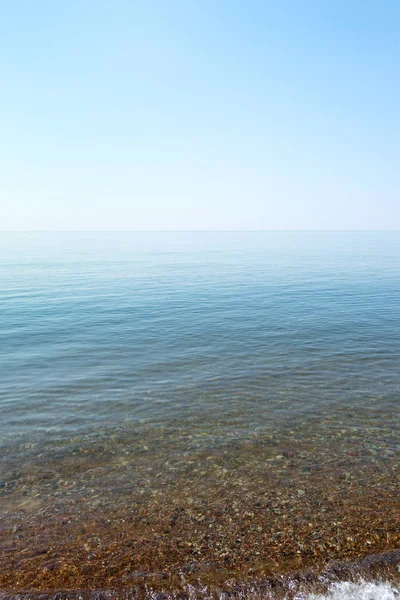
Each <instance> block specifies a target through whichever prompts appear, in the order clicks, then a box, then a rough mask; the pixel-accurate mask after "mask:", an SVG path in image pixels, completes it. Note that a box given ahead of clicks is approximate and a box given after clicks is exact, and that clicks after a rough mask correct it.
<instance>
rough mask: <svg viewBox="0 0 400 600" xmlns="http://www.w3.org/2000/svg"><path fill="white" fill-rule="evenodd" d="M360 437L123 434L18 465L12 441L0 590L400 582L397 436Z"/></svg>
mask: <svg viewBox="0 0 400 600" xmlns="http://www.w3.org/2000/svg"><path fill="white" fill-rule="evenodd" d="M127 435H128V434H127ZM336 435H339V434H335V436H336ZM365 436H366V437H365V439H364V440H363V439H362V437H360V436H359V435H358V434H357V436H354V437H353V438H352V436H351V435H346V434H343V439H342V441H341V443H338V439H336V438H335V439H332V440H331V441H329V440H327V439H324V441H323V443H322V441H320V442H318V440H317V437H316V438H315V439H314V440H313V439H312V436H311V434H310V433H309V434H308V436H307V441H305V440H304V439H302V438H301V436H297V437H296V435H295V434H293V435H292V436H291V437H286V438H285V439H282V438H279V439H278V438H276V437H274V436H272V435H266V434H265V435H264V434H263V435H253V436H249V438H248V439H247V440H244V441H243V442H241V443H232V444H231V445H230V446H228V445H227V444H224V445H223V446H221V447H220V448H218V447H216V445H215V443H213V445H212V447H210V448H207V447H206V445H205V444H203V443H199V444H197V445H196V444H195V443H193V444H192V446H191V447H190V444H188V442H187V440H186V441H185V445H184V447H182V448H181V449H180V450H179V451H177V449H176V443H174V447H173V448H172V447H171V448H168V447H167V442H165V441H164V442H163V441H162V440H161V438H160V436H159V433H157V432H154V434H152V433H151V432H150V431H149V432H147V435H146V439H145V442H144V441H143V437H140V438H135V439H134V438H132V436H130V437H129V439H128V437H124V434H123V433H122V434H121V435H120V436H119V437H118V439H115V440H114V441H113V442H112V444H111V445H108V444H106V443H105V444H104V447H103V450H102V451H101V449H100V448H99V445H98V442H97V441H96V442H93V441H91V440H87V441H85V442H82V443H81V445H80V446H79V447H77V446H76V445H73V444H72V445H71V446H70V447H69V448H68V449H65V448H64V450H63V451H62V452H61V450H60V452H59V456H58V458H57V457H55V455H54V448H52V453H53V457H52V459H51V461H50V459H49V458H48V457H46V453H45V451H43V449H41V451H40V453H38V451H37V450H35V448H34V447H32V448H29V449H28V452H29V453H30V454H29V456H26V460H25V461H24V466H23V467H21V466H20V464H21V463H20V460H19V458H18V461H16V463H15V464H14V465H13V456H16V454H15V449H14V451H12V449H11V450H10V453H9V455H7V456H6V458H7V460H6V461H4V464H5V465H6V466H5V470H4V471H3V472H2V473H1V477H2V479H1V487H0V492H1V503H2V504H1V512H2V522H1V525H0V590H1V592H0V599H1V600H4V599H5V598H7V599H9V598H14V599H17V598H18V599H20V600H22V599H28V598H30V599H32V600H33V599H36V598H41V599H42V600H45V599H50V598H54V599H55V598H57V600H63V599H64V598H65V599H66V598H71V599H73V598H82V599H86V598H98V599H100V598H103V599H106V598H107V599H108V598H109V599H114V598H115V599H117V598H126V599H128V598H146V597H154V598H159V599H161V598H167V597H175V598H178V597H179V598H182V599H183V598H214V597H215V598H217V597H218V598H236V597H243V598H247V597H249V598H261V597H263V598H265V597H271V598H281V597H282V598H297V599H299V598H302V597H303V596H302V595H301V594H302V593H303V591H304V589H306V588H309V589H312V590H313V593H317V592H318V591H319V590H321V591H323V590H324V589H327V586H329V585H330V584H331V583H332V582H333V581H339V580H340V581H351V580H353V581H356V580H357V578H359V577H363V578H364V579H367V580H368V578H369V579H371V578H374V579H376V578H378V579H379V578H381V579H384V580H386V581H389V582H392V583H393V584H396V585H398V582H399V577H400V573H399V571H398V564H399V562H400V551H399V545H400V544H399V542H400V534H399V513H400V511H399V508H400V502H399V488H398V481H399V480H398V467H399V461H398V446H397V445H396V443H394V442H393V439H392V438H391V439H388V438H387V437H386V438H385V439H383V438H382V440H381V442H379V441H376V440H374V443H373V444H372V443H371V441H370V436H368V434H367V433H366V434H365ZM165 439H167V436H166V437H165ZM380 444H381V445H380ZM13 452H14V454H13ZM56 459H57V462H55V461H56ZM74 590H75V591H74ZM302 590H303V591H302ZM388 598H389V596H388Z"/></svg>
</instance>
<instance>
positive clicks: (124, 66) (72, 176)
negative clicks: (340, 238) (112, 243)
mask: <svg viewBox="0 0 400 600" xmlns="http://www.w3.org/2000/svg"><path fill="white" fill-rule="evenodd" d="M0 11H1V12H0V73H1V83H2V86H1V94H0V133H1V146H0V148H1V149H0V153H1V156H0V159H1V160H0V193H1V200H0V229H400V176H399V173H400V2H399V0H286V1H285V0H274V1H268V0H141V1H135V0H107V1H105V0H69V1H64V0H35V1H32V0H15V1H10V2H3V3H2V4H1V7H0Z"/></svg>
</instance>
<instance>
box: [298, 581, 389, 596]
mask: <svg viewBox="0 0 400 600" xmlns="http://www.w3.org/2000/svg"><path fill="white" fill-rule="evenodd" d="M304 600H400V589H399V588H395V587H393V585H391V584H390V583H385V582H367V581H361V582H360V583H353V582H351V581H341V582H340V583H333V584H332V585H331V586H330V587H329V590H328V591H327V593H326V594H309V595H307V596H306V597H305V599H304Z"/></svg>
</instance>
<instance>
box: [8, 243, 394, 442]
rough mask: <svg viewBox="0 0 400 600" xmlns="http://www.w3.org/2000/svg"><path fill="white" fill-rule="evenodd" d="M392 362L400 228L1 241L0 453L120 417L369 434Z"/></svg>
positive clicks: (383, 404)
mask: <svg viewBox="0 0 400 600" xmlns="http://www.w3.org/2000/svg"><path fill="white" fill-rule="evenodd" d="M399 367H400V233H389V232H387V233H382V232H379V233H378V232H377V233H362V232H358V233H354V232H341V233H334V232H331V233H327V232H321V233H318V232H312V233H311V232H299V233H294V232H287V233H285V232H279V233H278V232H232V233H228V232H225V233H220V232H213V233H205V232H204V233H203V232H195V233H193V232H187V233H183V232H174V233H173V232H168V233H161V232H160V233H150V232H148V233H145V232H143V233H135V232H118V233H110V232H104V233H101V232H99V233H84V232H81V233H1V235H0V382H1V383H0V443H1V445H2V447H7V444H11V443H12V444H14V443H16V441H20V442H21V443H22V442H24V441H25V440H32V439H37V440H45V441H46V443H51V440H58V441H59V440H60V438H62V437H63V436H68V435H71V434H72V433H76V432H81V433H82V435H85V434H89V433H90V432H91V431H94V430H96V428H99V427H100V428H101V427H104V428H108V429H112V428H113V427H117V426H118V425H119V424H121V423H125V424H126V423H130V424H132V425H133V426H134V425H135V424H136V423H137V424H141V425H143V424H151V425H153V426H155V427H157V426H159V425H165V424H169V425H170V426H171V428H172V429H173V427H174V424H176V426H181V425H182V422H186V423H188V424H189V423H192V427H196V428H200V429H201V428H204V430H207V428H211V429H212V427H214V428H215V432H216V433H215V434H216V437H218V436H219V438H221V437H223V436H224V435H233V436H237V437H239V438H240V437H241V436H245V435H247V432H248V431H249V430H257V431H261V430H268V429H277V428H278V429H279V428H283V429H285V428H291V427H293V423H294V422H309V423H313V422H321V421H323V420H324V419H325V417H328V419H329V423H327V426H329V427H332V428H334V427H335V426H337V421H338V420H342V421H341V422H343V418H348V419H351V424H352V426H353V427H354V428H362V427H363V426H364V425H365V419H370V417H371V416H373V418H374V426H375V427H376V429H377V431H379V430H382V431H384V430H385V427H387V426H388V425H390V426H393V423H394V419H396V417H397V416H398V413H397V411H398V407H399V395H400V377H399V373H400V371H399ZM346 415H348V416H347V417H346ZM210 422H211V424H212V425H210ZM188 427H189V425H188ZM189 429H190V427H189Z"/></svg>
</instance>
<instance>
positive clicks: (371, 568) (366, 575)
mask: <svg viewBox="0 0 400 600" xmlns="http://www.w3.org/2000/svg"><path fill="white" fill-rule="evenodd" d="M399 564H400V549H398V550H393V551H390V552H386V553H383V554H378V555H371V556H366V557H364V558H362V559H360V560H357V561H347V562H346V561H332V562H330V563H329V564H328V565H327V566H326V567H324V568H322V569H308V570H303V571H299V572H293V573H291V574H289V575H286V576H275V577H266V578H259V579H254V580H250V581H244V582H239V581H232V580H231V581H228V582H226V583H225V585H222V586H208V587H205V586H204V585H202V584H201V582H200V581H199V582H198V583H197V585H196V584H194V585H186V584H182V585H181V586H180V588H177V589H174V590H168V589H167V588H164V589H161V590H158V591H157V590H156V589H154V586H153V585H152V584H150V585H149V584H139V585H135V586H131V587H125V588H120V589H116V588H113V589H90V590H89V589H69V590H51V591H49V590H21V591H18V592H15V591H10V590H0V600H120V599H122V598H123V599H124V600H130V599H142V598H143V599H145V598H152V599H156V600H167V599H168V598H172V597H174V598H176V597H179V599H180V600H193V598H199V599H206V598H221V597H223V598H225V599H226V600H228V599H229V598H239V597H240V598H246V597H251V598H286V599H289V598H299V597H301V598H305V597H306V596H307V594H308V593H313V594H315V593H319V594H323V593H326V591H327V590H328V589H329V588H330V587H331V586H332V584H338V583H340V582H353V583H356V584H357V583H358V584H360V583H361V582H362V583H363V584H365V583H367V582H372V581H375V583H381V584H383V583H385V584H389V585H395V586H396V589H397V584H399V583H400V573H399Z"/></svg>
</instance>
